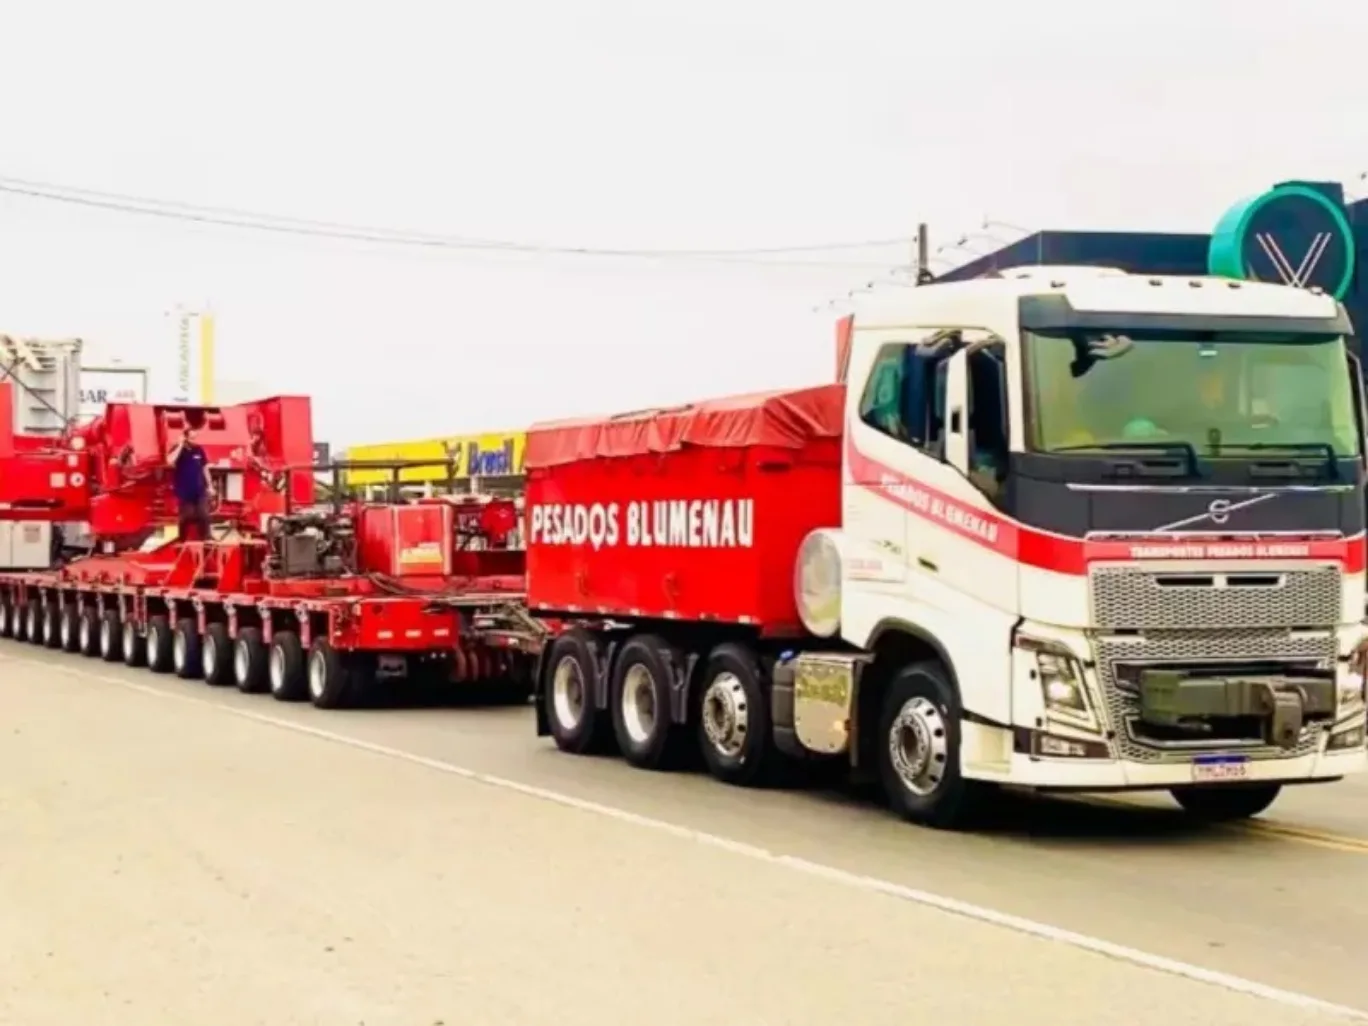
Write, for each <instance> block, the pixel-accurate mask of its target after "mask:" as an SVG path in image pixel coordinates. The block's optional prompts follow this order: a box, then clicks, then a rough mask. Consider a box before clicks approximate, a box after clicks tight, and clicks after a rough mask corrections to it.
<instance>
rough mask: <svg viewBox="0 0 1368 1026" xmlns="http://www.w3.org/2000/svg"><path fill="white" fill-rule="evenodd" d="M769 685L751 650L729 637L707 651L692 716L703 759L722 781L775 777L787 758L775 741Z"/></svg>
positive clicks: (741, 783) (753, 783)
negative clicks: (775, 744) (728, 639)
mask: <svg viewBox="0 0 1368 1026" xmlns="http://www.w3.org/2000/svg"><path fill="white" fill-rule="evenodd" d="M769 709H770V706H769V689H768V688H767V687H766V683H765V674H764V671H763V670H762V669H761V668H760V663H759V661H758V660H757V659H756V656H755V653H754V652H752V651H751V650H750V649H749V648H747V647H746V646H745V645H739V644H735V643H733V642H727V643H726V644H722V645H718V646H717V647H716V648H715V649H713V650H712V652H711V653H709V655H708V661H707V662H706V663H705V664H704V666H703V673H702V676H701V677H700V678H699V689H698V699H697V703H696V706H695V710H696V712H695V721H696V724H697V730H698V747H699V751H700V752H701V753H702V756H703V765H705V766H706V767H707V768H708V772H709V773H710V774H711V775H712V776H713V777H714V778H716V779H717V780H720V781H722V783H724V784H731V785H732V786H733V787H759V786H763V785H765V784H770V783H776V782H778V781H779V779H780V777H781V776H782V771H783V769H784V768H785V765H786V763H787V760H786V759H785V758H784V755H783V753H782V752H780V751H779V750H778V749H776V748H775V747H774V732H773V729H772V727H771V723H770V711H769Z"/></svg>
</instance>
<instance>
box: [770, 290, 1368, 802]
mask: <svg viewBox="0 0 1368 1026" xmlns="http://www.w3.org/2000/svg"><path fill="white" fill-rule="evenodd" d="M847 331H848V333H849V334H848V338H847V340H846V341H847V345H848V351H847V354H846V355H847V370H846V373H847V384H848V388H847V410H846V425H847V426H846V433H845V439H844V447H845V452H844V475H843V515H842V526H841V530H840V533H839V534H840V549H841V561H840V562H841V573H840V592H841V597H840V626H839V635H840V638H841V639H842V640H844V641H845V642H846V643H848V644H849V645H850V646H851V647H852V648H853V649H855V650H856V651H860V652H867V653H872V654H873V655H874V666H875V667H876V668H877V669H878V672H881V673H882V674H883V677H882V678H880V679H878V680H877V682H876V681H875V680H874V679H870V680H869V686H865V685H861V688H860V690H861V691H862V692H868V693H870V694H875V693H877V694H878V695H880V696H881V697H880V698H879V699H878V701H879V702H881V703H883V708H882V709H874V708H869V709H862V710H861V716H860V719H861V720H862V721H863V720H865V719H866V717H867V718H868V719H869V720H872V721H873V722H875V723H877V730H872V729H871V728H870V727H865V728H864V729H862V730H860V733H861V734H863V735H865V737H866V743H868V738H869V737H870V736H871V734H873V735H876V736H875V737H874V748H875V749H877V750H878V757H879V762H880V765H881V766H882V768H883V772H884V776H885V781H884V783H885V786H886V787H888V788H890V790H891V791H892V792H893V793H894V796H895V799H894V804H895V805H899V806H900V811H902V812H903V813H904V814H905V815H907V816H909V817H910V818H914V819H921V820H926V821H931V822H937V821H950V820H953V819H955V818H956V817H957V816H959V814H960V812H961V811H962V810H963V809H964V808H967V807H968V806H969V805H970V804H972V800H973V798H974V796H975V795H976V794H978V793H980V792H981V791H982V790H983V787H982V785H985V784H992V783H996V784H1010V785H1021V786H1026V787H1031V788H1038V789H1047V790H1066V791H1067V790H1088V791H1092V790H1130V789H1166V790H1170V791H1171V792H1172V793H1173V795H1174V797H1175V798H1176V799H1177V800H1178V801H1179V802H1180V803H1181V804H1182V805H1184V806H1185V807H1186V808H1188V809H1189V810H1190V811H1193V812H1195V813H1199V814H1202V815H1209V816H1214V817H1229V816H1244V815H1251V814H1254V813H1257V812H1258V811H1261V810H1262V809H1263V808H1265V807H1267V805H1268V804H1269V803H1271V802H1272V801H1273V800H1274V798H1275V797H1276V795H1277V794H1278V791H1279V789H1280V788H1281V787H1282V786H1283V785H1285V784H1291V783H1304V782H1311V781H1326V780H1333V779H1337V778H1340V777H1342V776H1344V775H1346V774H1350V773H1356V772H1361V771H1363V770H1365V769H1366V768H1368V754H1366V753H1365V748H1364V681H1363V669H1364V661H1365V655H1366V654H1368V631H1366V630H1365V627H1364V626H1363V624H1362V618H1363V610H1364V600H1365V595H1364V569H1365V566H1364V564H1365V539H1364V503H1363V487H1364V445H1363V437H1364V432H1363V413H1364V400H1363V394H1362V386H1361V384H1360V381H1361V378H1360V375H1359V373H1358V367H1357V365H1356V361H1355V358H1354V356H1353V355H1352V354H1351V353H1350V351H1349V350H1348V347H1347V346H1348V343H1347V340H1348V339H1349V337H1350V336H1351V335H1352V334H1353V329H1352V326H1351V325H1350V323H1349V318H1348V315H1347V314H1346V313H1345V310H1344V308H1343V306H1341V305H1340V304H1339V303H1338V302H1336V301H1335V300H1334V299H1332V298H1330V297H1328V296H1325V295H1322V294H1318V293H1315V292H1312V291H1307V290H1303V289H1296V288H1291V287H1285V286H1275V285H1266V284H1259V283H1251V282H1237V281H1229V280H1225V279H1218V278H1176V277H1157V276H1148V275H1131V274H1127V273H1124V272H1122V271H1119V270H1113V269H1108V268H1062V267H1035V268H1029V269H1018V270H1012V271H1008V272H1004V273H1003V274H1002V275H1000V276H998V277H993V278H984V279H977V280H974V281H968V282H962V283H950V284H936V285H931V286H927V287H919V288H908V289H899V290H890V294H889V295H886V296H878V295H876V296H871V297H869V300H868V301H867V303H866V304H865V305H863V306H861V307H860V308H859V309H857V311H856V312H855V314H854V316H853V320H852V321H851V322H850V323H849V324H848V325H847ZM803 678H804V674H803V671H802V669H801V667H800V668H799V671H798V683H797V686H796V695H797V701H796V703H795V709H796V712H798V713H801V711H802V708H803V697H802V696H803ZM875 683H877V685H878V686H877V687H874V686H873V685H874V684H875Z"/></svg>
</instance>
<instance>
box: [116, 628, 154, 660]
mask: <svg viewBox="0 0 1368 1026" xmlns="http://www.w3.org/2000/svg"><path fill="white" fill-rule="evenodd" d="M120 647H121V648H122V649H123V661H124V665H125V666H132V667H138V666H145V665H147V639H146V638H145V637H143V636H142V635H141V634H139V633H138V625H137V624H136V623H134V622H133V621H132V620H125V621H124V622H123V645H122V646H120Z"/></svg>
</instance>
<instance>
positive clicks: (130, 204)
mask: <svg viewBox="0 0 1368 1026" xmlns="http://www.w3.org/2000/svg"><path fill="white" fill-rule="evenodd" d="M0 193H4V194H8V195H12V196H20V197H24V198H27V199H35V200H43V201H48V202H54V203H65V204H68V205H71V206H78V207H85V208H88V209H97V210H105V211H111V212H115V213H121V214H131V215H141V216H145V217H157V218H162V219H164V220H172V221H182V222H187V223H195V224H204V225H212V226H216V227H224V228H238V229H245V230H251V231H264V232H274V233H276V234H283V235H297V236H307V237H313V238H330V239H337V240H342V241H350V242H369V243H380V244H385V245H398V246H409V247H416V248H427V249H445V250H464V251H478V252H487V253H509V254H522V255H531V256H549V257H556V256H560V257H600V258H608V259H632V260H660V261H681V260H698V261H712V262H720V263H733V264H742V265H760V266H778V267H810V268H821V267H839V268H846V269H857V268H862V267H863V268H870V267H878V268H886V267H887V266H888V264H887V262H879V263H874V262H864V263H860V262H853V261H835V262H833V261H826V262H823V261H815V260H768V259H764V258H765V257H768V256H781V255H785V254H788V255H797V254H800V253H820V252H833V251H840V250H858V249H875V248H878V247H889V246H906V245H907V243H909V242H910V241H912V240H911V239H910V238H908V237H900V238H891V239H867V240H863V241H858V242H823V243H814V244H811V245H803V246H768V247H748V248H737V249H634V248H611V247H601V246H558V245H548V244H542V243H532V242H521V241H513V240H506V239H485V238H472V237H467V236H459V235H434V234H428V233H423V232H413V231H401V230H397V229H391V228H376V227H371V226H367V225H358V224H346V223H343V222H336V221H319V220H311V219H306V218H296V217H288V216H283V215H277V214H267V213H261V212H257V211H250V210H244V209H240V208H236V207H216V206H205V205H198V204H187V203H178V202H174V201H168V200H158V199H151V198H148V197H142V196H133V195H127V194H122V193H111V192H99V191H96V190H93V189H78V188H71V187H67V186H60V185H53V184H51V183H46V182H36V181H29V180H26V179H20V178H7V177H0Z"/></svg>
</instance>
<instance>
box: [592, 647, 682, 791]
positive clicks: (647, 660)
mask: <svg viewBox="0 0 1368 1026" xmlns="http://www.w3.org/2000/svg"><path fill="white" fill-rule="evenodd" d="M673 662H674V659H673V657H672V653H671V650H670V646H669V645H668V644H667V643H666V642H665V641H664V640H663V639H661V638H658V637H656V636H655V635H653V634H638V635H636V636H635V637H634V638H632V639H631V640H629V641H628V642H627V643H626V644H625V645H623V646H622V650H621V651H620V652H619V653H618V657H617V661H616V662H615V664H614V666H613V679H612V681H611V682H610V684H609V687H608V707H609V709H610V710H611V711H612V717H613V736H614V737H615V738H616V739H617V744H618V749H619V750H620V751H621V752H622V757H623V758H624V759H626V760H627V762H628V763H630V764H631V765H633V766H635V767H636V768H637V769H648V770H666V769H674V768H675V767H676V766H677V765H678V764H679V755H680V751H679V742H680V735H681V731H679V730H678V729H677V728H676V727H675V724H674V721H673V720H672V718H671V716H670V707H671V703H670V680H671V677H672V671H673V667H672V663H673Z"/></svg>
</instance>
